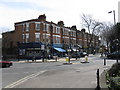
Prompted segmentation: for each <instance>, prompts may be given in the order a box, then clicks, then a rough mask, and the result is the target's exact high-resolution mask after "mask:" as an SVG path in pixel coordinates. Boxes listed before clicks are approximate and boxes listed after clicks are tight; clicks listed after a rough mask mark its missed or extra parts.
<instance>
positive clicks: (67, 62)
mask: <svg viewBox="0 0 120 90" xmlns="http://www.w3.org/2000/svg"><path fill="white" fill-rule="evenodd" d="M71 64H72V63H71V62H70V57H66V62H65V63H63V65H71Z"/></svg>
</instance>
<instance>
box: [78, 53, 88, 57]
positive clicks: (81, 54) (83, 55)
mask: <svg viewBox="0 0 120 90" xmlns="http://www.w3.org/2000/svg"><path fill="white" fill-rule="evenodd" d="M80 56H81V57H85V56H88V54H87V53H86V52H80Z"/></svg>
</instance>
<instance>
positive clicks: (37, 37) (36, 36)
mask: <svg viewBox="0 0 120 90" xmlns="http://www.w3.org/2000/svg"><path fill="white" fill-rule="evenodd" d="M35 42H40V33H35Z"/></svg>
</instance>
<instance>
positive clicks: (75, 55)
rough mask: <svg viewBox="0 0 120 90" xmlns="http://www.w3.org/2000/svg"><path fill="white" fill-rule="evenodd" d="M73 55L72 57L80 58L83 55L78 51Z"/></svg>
mask: <svg viewBox="0 0 120 90" xmlns="http://www.w3.org/2000/svg"><path fill="white" fill-rule="evenodd" d="M71 57H72V58H80V57H81V55H80V54H78V53H75V54H72V55H71Z"/></svg>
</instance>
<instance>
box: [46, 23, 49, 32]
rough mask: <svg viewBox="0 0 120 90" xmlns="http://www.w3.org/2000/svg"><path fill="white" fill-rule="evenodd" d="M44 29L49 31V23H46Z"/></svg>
mask: <svg viewBox="0 0 120 90" xmlns="http://www.w3.org/2000/svg"><path fill="white" fill-rule="evenodd" d="M46 31H47V32H49V24H46Z"/></svg>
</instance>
